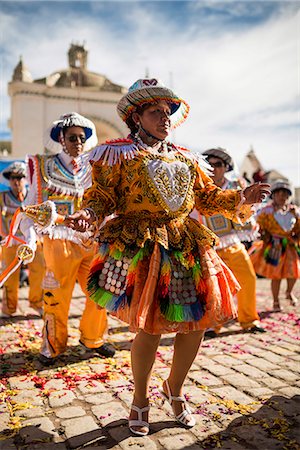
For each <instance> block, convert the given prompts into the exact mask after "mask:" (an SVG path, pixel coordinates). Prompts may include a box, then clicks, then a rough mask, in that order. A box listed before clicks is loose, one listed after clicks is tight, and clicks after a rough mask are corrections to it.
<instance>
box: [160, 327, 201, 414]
mask: <svg viewBox="0 0 300 450" xmlns="http://www.w3.org/2000/svg"><path fill="white" fill-rule="evenodd" d="M203 335H204V331H192V332H190V333H188V334H177V335H176V338H175V343H174V355H173V361H172V366H171V371H170V375H169V378H168V382H169V386H170V390H171V393H172V395H173V396H175V397H179V396H182V388H183V383H184V380H185V378H186V376H187V373H188V371H189V369H190V367H191V365H192V364H193V362H194V360H195V358H196V356H197V353H198V350H199V347H200V345H201V342H202V339H203ZM163 389H164V392H165V393H167V388H166V382H164V384H163ZM172 408H173V411H174V413H175V415H176V416H177V415H178V414H180V413H181V412H182V411H183V409H184V404H183V403H182V402H179V401H173V403H172ZM187 419H188V420H189V417H187Z"/></svg>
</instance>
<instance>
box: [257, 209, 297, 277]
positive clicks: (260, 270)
mask: <svg viewBox="0 0 300 450" xmlns="http://www.w3.org/2000/svg"><path fill="white" fill-rule="evenodd" d="M256 220H257V223H258V224H259V227H260V232H261V234H262V240H261V241H259V242H258V243H256V244H254V245H253V247H252V249H250V253H251V260H252V263H253V266H254V268H255V271H256V273H257V274H259V275H262V276H264V277H266V278H270V279H273V280H281V279H283V278H294V279H297V278H300V211H299V208H297V207H296V206H295V205H291V204H290V205H288V207H287V209H286V210H285V211H284V212H281V211H279V212H276V211H275V209H274V206H273V205H267V206H265V207H264V208H262V209H261V210H260V211H259V212H258V214H257V219H256Z"/></svg>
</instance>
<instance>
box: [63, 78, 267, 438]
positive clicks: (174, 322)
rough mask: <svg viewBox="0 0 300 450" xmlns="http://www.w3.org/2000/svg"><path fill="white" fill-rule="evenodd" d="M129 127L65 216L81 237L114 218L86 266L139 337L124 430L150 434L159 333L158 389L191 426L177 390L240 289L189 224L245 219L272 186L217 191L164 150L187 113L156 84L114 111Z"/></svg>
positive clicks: (206, 237) (137, 86)
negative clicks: (218, 216)
mask: <svg viewBox="0 0 300 450" xmlns="http://www.w3.org/2000/svg"><path fill="white" fill-rule="evenodd" d="M117 109H118V113H119V115H120V117H121V118H122V120H123V121H125V122H126V124H127V125H128V127H129V129H130V135H129V136H128V138H127V139H122V140H118V141H112V142H109V143H106V144H104V145H101V146H100V147H98V148H96V149H95V151H93V153H94V155H93V156H92V159H93V160H94V164H93V187H92V188H90V189H89V190H88V191H87V192H86V193H85V196H84V206H85V207H86V209H83V210H81V211H78V212H77V213H76V214H74V215H73V216H71V217H69V225H70V226H71V227H73V228H75V229H77V230H79V231H83V230H84V229H86V227H88V226H89V225H90V223H93V222H95V220H98V222H99V223H100V222H101V221H102V220H103V218H104V217H105V216H106V215H108V214H112V213H116V217H115V218H113V219H112V220H110V221H109V222H108V223H107V224H106V225H105V226H104V227H103V228H101V230H100V235H99V244H100V245H99V253H98V255H97V256H96V257H95V259H94V262H93V264H92V266H91V273H90V279H89V285H88V289H89V292H90V295H91V298H92V299H93V300H94V301H95V302H96V303H97V304H98V305H99V306H100V307H102V308H107V309H108V310H110V311H112V313H113V314H115V315H116V316H117V317H118V318H120V319H121V320H123V321H125V322H127V323H128V324H129V327H130V330H131V331H133V332H135V333H136V336H135V338H134V341H133V344H132V348H131V362H132V372H133V379H134V389H135V391H134V397H133V403H132V407H131V411H130V415H129V427H130V430H131V431H132V432H133V433H135V434H137V435H141V436H144V435H146V434H148V432H149V423H148V412H149V382H150V376H151V371H152V366H153V363H154V360H155V356H156V351H157V348H158V345H159V341H160V337H161V334H163V333H174V332H175V333H176V337H175V341H174V355H173V361H172V366H171V371H170V375H169V377H168V379H167V380H165V381H164V382H163V384H162V387H161V392H162V396H163V397H164V398H166V399H167V400H168V401H169V403H170V405H171V407H172V410H173V414H174V418H175V419H176V420H177V421H178V422H179V423H180V424H182V425H183V426H185V427H193V426H194V425H195V423H196V422H195V418H194V417H193V415H192V413H191V410H190V408H189V406H188V405H187V402H186V400H185V398H184V396H183V383H184V380H185V378H186V376H187V373H188V371H189V368H190V366H191V365H192V363H193V361H194V359H195V357H196V355H197V352H198V349H199V346H200V344H201V341H202V338H203V335H204V331H205V329H206V328H207V327H209V326H215V325H217V324H219V323H222V322H224V321H226V320H229V319H231V318H232V317H233V316H235V311H234V306H233V304H232V294H234V293H235V292H236V290H237V288H238V285H237V282H236V280H235V278H234V277H233V275H232V274H231V272H230V271H229V270H228V268H227V267H226V266H225V265H224V263H223V262H222V261H221V260H220V258H219V257H218V255H217V254H216V252H215V251H214V250H213V245H214V243H215V240H216V236H215V235H214V234H213V233H211V232H209V231H208V230H207V229H206V228H205V227H203V226H202V225H200V224H199V223H198V222H197V221H196V220H194V219H192V218H190V217H189V214H190V212H191V211H192V210H193V208H194V207H196V208H197V209H199V210H200V211H202V212H204V213H205V214H213V213H214V212H215V211H217V210H220V211H223V212H224V214H227V215H228V216H229V217H231V218H237V217H238V216H239V215H244V214H245V213H246V210H248V209H249V207H247V206H240V205H241V203H242V202H243V201H244V203H248V204H251V203H253V202H256V201H257V202H260V201H261V200H262V198H263V196H264V195H265V194H266V193H268V190H267V187H268V185H253V186H252V187H251V188H247V189H245V191H244V192H243V195H241V191H240V192H237V191H229V192H223V191H222V190H221V189H219V188H217V187H216V186H215V185H214V184H213V182H212V180H211V179H210V178H209V177H208V176H207V175H206V174H205V173H204V172H203V171H202V170H201V169H200V167H199V165H198V163H197V160H196V158H195V157H194V156H193V154H192V153H191V152H189V151H188V150H187V149H184V148H182V147H179V146H175V145H173V144H172V143H170V142H168V141H167V140H166V139H167V136H168V134H169V132H170V130H171V127H174V126H176V125H179V123H181V122H182V121H183V120H184V119H185V118H186V117H187V115H188V112H189V107H188V105H187V103H186V102H185V101H184V100H183V99H181V98H180V97H178V96H177V95H176V94H175V93H174V92H173V91H171V90H170V89H168V88H167V87H165V86H164V85H163V84H162V83H161V82H159V81H158V80H156V79H142V80H138V81H137V82H136V83H134V84H133V86H131V88H130V89H129V91H128V93H127V94H126V95H125V96H124V97H123V98H122V99H121V100H120V102H119V104H118V108H117Z"/></svg>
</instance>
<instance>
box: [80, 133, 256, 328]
mask: <svg viewBox="0 0 300 450" xmlns="http://www.w3.org/2000/svg"><path fill="white" fill-rule="evenodd" d="M91 159H92V160H93V161H94V162H93V185H92V187H91V188H89V189H88V190H87V191H86V193H85V195H84V200H83V206H84V207H87V208H90V209H92V210H93V211H94V212H95V213H96V215H97V217H98V220H99V222H102V220H103V218H104V217H105V216H107V215H109V214H112V213H115V214H116V217H115V218H113V219H112V220H110V221H109V222H108V223H106V225H105V226H104V227H103V228H102V229H101V230H100V232H99V245H100V247H99V254H98V255H97V257H96V258H95V259H94V261H93V264H92V266H91V273H90V278H89V284H88V289H89V292H90V297H91V298H92V299H93V300H94V301H95V302H96V303H98V304H99V305H100V306H102V307H105V308H107V309H108V310H109V311H111V312H112V313H113V314H115V315H116V316H117V317H119V318H120V319H122V320H123V321H125V322H127V323H129V324H130V329H131V330H132V331H137V330H138V329H143V330H144V331H145V332H147V333H150V334H160V333H166V332H175V331H176V332H183V333H185V332H189V331H192V330H199V329H206V328H208V327H213V326H216V325H218V324H219V323H224V322H226V321H228V320H229V319H231V318H232V317H234V316H235V308H234V306H233V303H232V295H233V294H235V293H236V291H237V288H238V283H237V281H236V280H235V278H234V276H233V275H232V273H231V272H230V270H229V269H228V268H227V266H226V265H225V264H224V263H223V261H222V260H221V259H220V258H219V256H218V255H217V253H216V251H215V250H214V249H213V246H214V245H215V243H216V240H217V237H216V235H215V234H214V233H212V232H211V231H210V230H209V229H207V228H206V227H205V226H203V225H201V224H199V223H198V222H197V221H196V220H195V219H192V218H190V217H189V214H190V212H191V211H192V210H193V209H194V207H195V208H196V209H197V210H199V211H200V213H201V214H204V215H211V214H214V213H215V212H216V211H219V212H222V214H224V215H225V216H226V217H228V218H230V219H237V217H239V218H244V213H243V211H246V212H247V213H248V212H249V211H248V206H243V207H242V208H241V209H240V210H239V212H238V213H237V211H238V209H237V208H238V205H239V204H240V202H241V193H240V192H239V191H236V190H232V191H222V190H221V189H220V188H217V187H216V186H215V185H214V184H213V182H212V180H211V179H210V178H209V177H208V176H207V175H206V174H205V172H204V171H203V170H202V169H201V168H200V167H199V165H198V163H197V160H196V158H195V157H194V156H193V154H192V153H191V152H189V151H188V150H186V149H184V148H182V147H178V146H175V145H173V144H170V143H168V144H166V145H165V147H164V150H163V152H161V153H160V152H157V153H155V152H154V151H153V149H151V151H150V149H149V148H147V146H146V145H145V144H143V143H142V142H141V141H139V140H137V139H135V138H130V139H125V140H119V141H118V140H117V141H111V142H107V143H106V144H104V145H102V146H100V147H97V148H96V149H95V150H94V153H93V154H92V155H91Z"/></svg>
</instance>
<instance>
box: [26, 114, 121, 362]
mask: <svg viewBox="0 0 300 450" xmlns="http://www.w3.org/2000/svg"><path fill="white" fill-rule="evenodd" d="M96 143H97V136H96V130H95V126H94V124H93V123H92V122H91V121H90V120H88V119H87V118H85V117H83V116H81V115H79V114H77V113H69V114H64V115H63V116H61V117H60V119H59V120H57V121H55V122H54V123H53V124H52V125H51V126H50V128H49V129H48V130H47V131H46V134H45V147H46V148H47V149H48V150H49V151H51V152H52V153H53V154H52V155H51V154H50V155H49V154H48V155H35V156H28V158H27V159H28V161H27V163H28V172H29V180H28V181H29V184H30V190H29V194H28V198H27V199H26V200H27V201H26V203H27V205H34V204H40V203H42V202H45V201H47V200H51V201H53V202H54V203H55V206H56V211H57V213H59V214H62V215H68V214H72V213H73V212H74V211H76V210H77V209H79V208H80V206H81V202H82V196H83V193H84V190H85V189H86V188H88V187H89V186H90V185H91V168H90V166H89V164H87V159H86V158H85V156H84V155H85V152H87V151H88V150H90V149H91V148H93V147H94V146H95V145H96ZM21 228H22V231H23V233H24V235H25V236H26V240H27V242H28V243H29V244H31V245H32V246H33V248H34V239H35V236H36V233H35V228H34V225H33V222H32V221H31V219H29V218H26V219H24V220H23V221H22V223H21ZM40 234H41V235H42V236H43V242H44V244H43V246H44V256H45V261H46V275H45V278H44V281H43V288H44V322H45V323H44V329H43V341H42V347H41V351H40V355H39V360H40V361H41V362H42V364H44V365H51V364H53V363H54V362H55V360H56V359H57V357H58V356H60V355H61V354H62V353H63V352H64V351H65V350H66V347H67V338H68V312H69V307H70V302H71V298H72V292H73V288H74V285H75V282H76V281H78V282H79V284H80V286H81V288H82V290H83V291H84V292H86V294H87V291H86V284H87V277H88V274H89V266H90V263H91V261H92V258H93V255H94V247H92V248H89V249H86V248H83V247H82V246H81V245H80V243H81V242H80V241H78V237H77V236H76V233H74V231H73V230H70V229H69V228H67V227H66V226H64V225H62V224H61V225H57V226H55V227H53V228H50V227H49V229H44V230H42V231H41V232H40ZM106 327H107V317H106V311H105V310H104V309H103V310H99V309H98V308H97V307H96V305H95V303H94V302H92V301H91V300H90V299H89V297H88V295H87V297H86V305H85V309H84V312H83V315H82V318H81V322H80V333H81V337H80V342H81V344H82V345H83V346H84V348H86V349H90V350H91V349H92V350H93V351H94V352H96V353H98V354H99V355H101V356H106V357H111V356H113V355H114V353H115V350H114V348H113V347H112V346H110V345H108V344H107V343H104V341H103V335H104V332H105V331H106Z"/></svg>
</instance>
